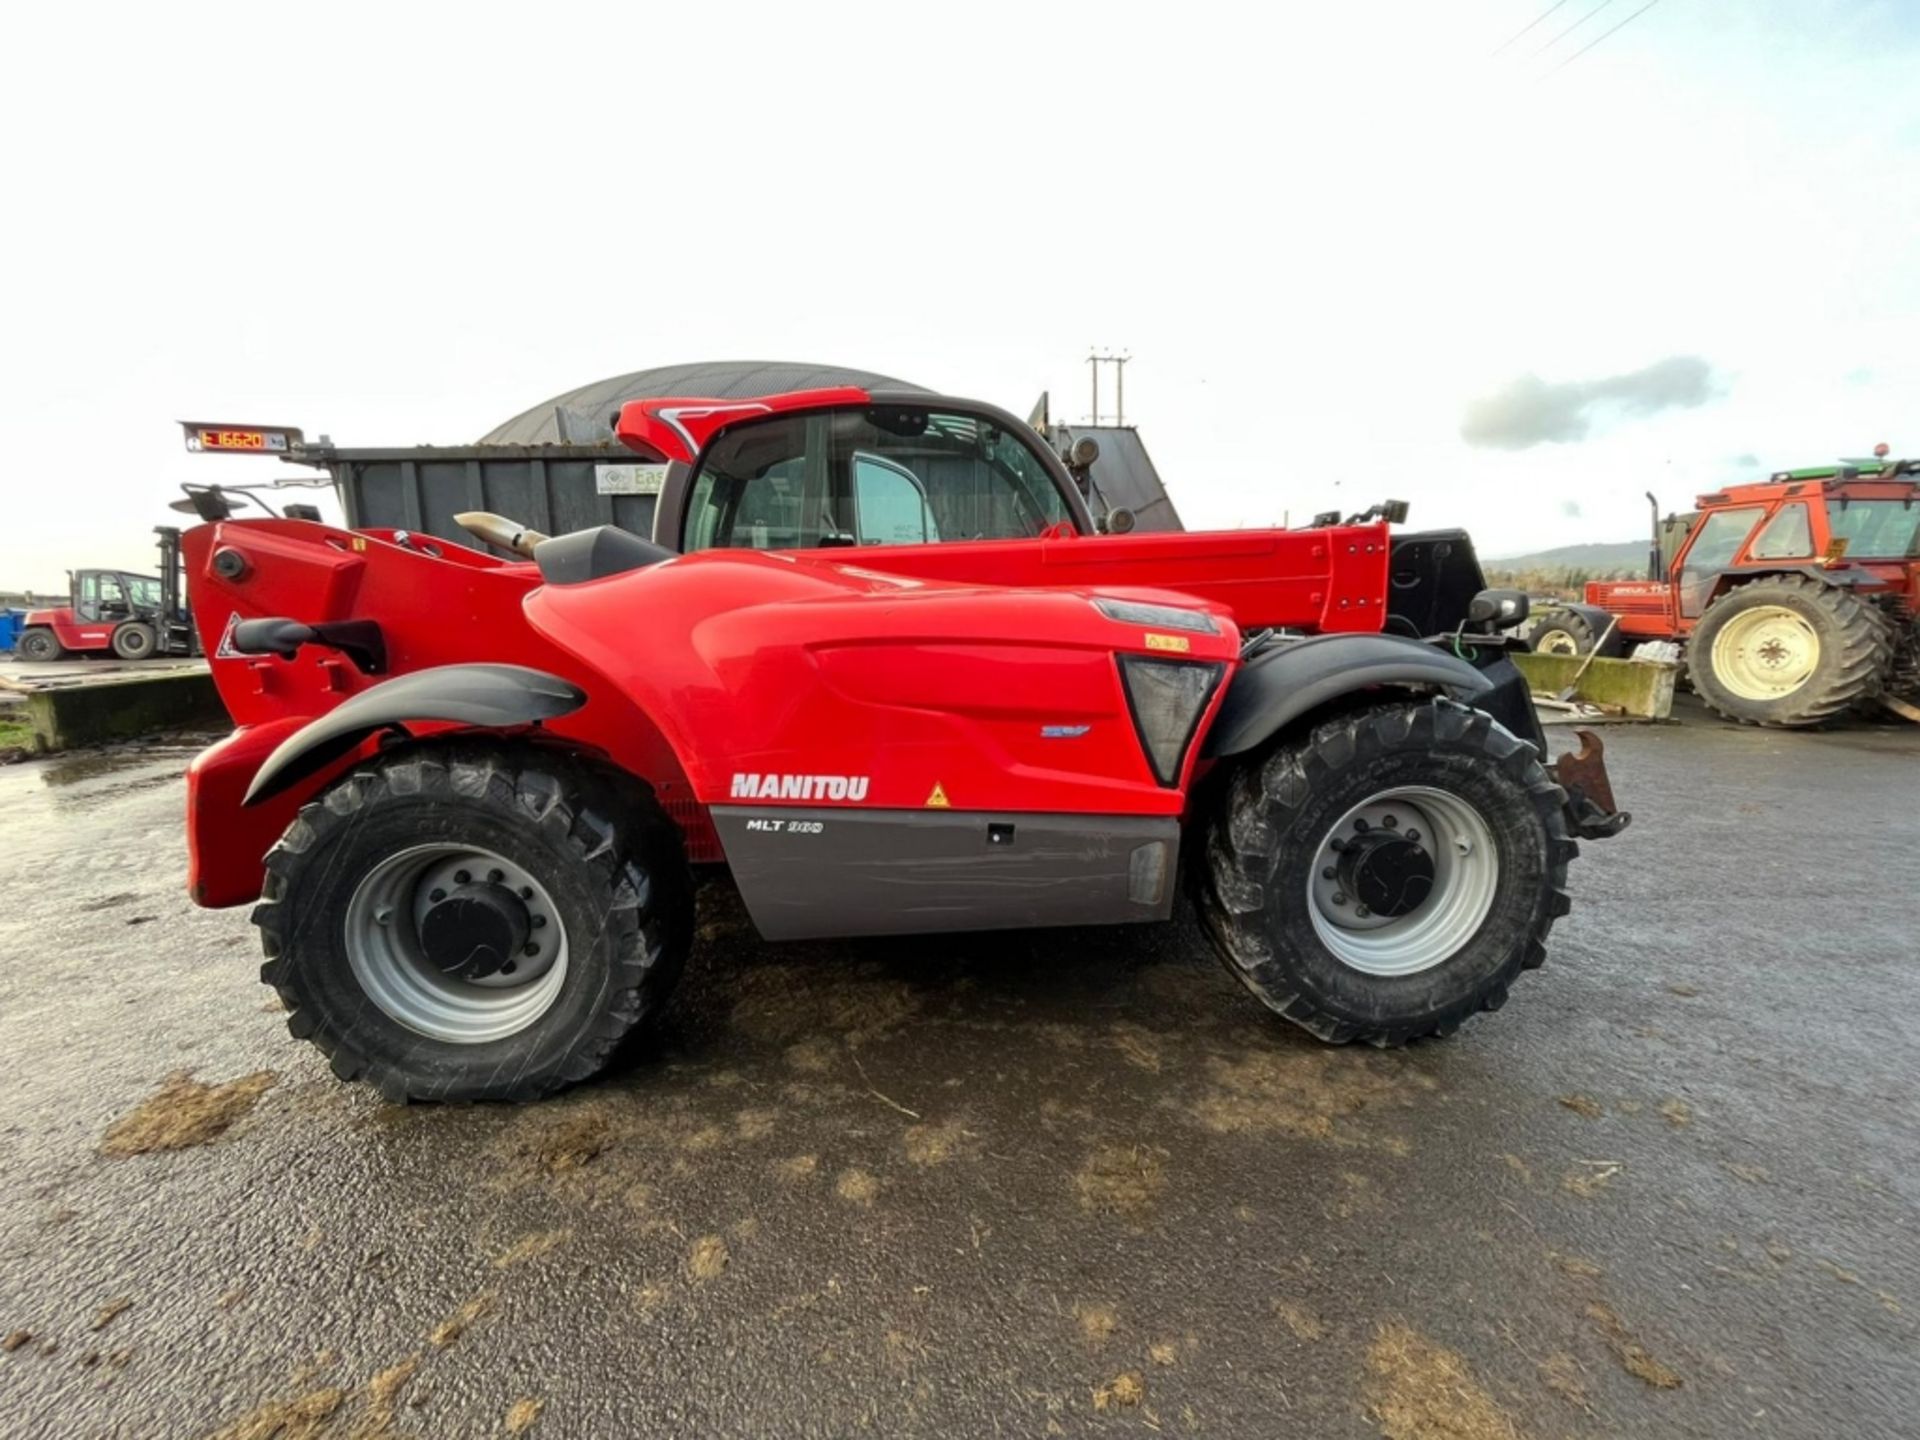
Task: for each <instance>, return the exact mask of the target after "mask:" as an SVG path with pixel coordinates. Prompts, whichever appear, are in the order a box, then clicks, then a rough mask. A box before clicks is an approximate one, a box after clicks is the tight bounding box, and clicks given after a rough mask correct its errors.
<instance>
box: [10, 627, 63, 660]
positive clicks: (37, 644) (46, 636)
mask: <svg viewBox="0 0 1920 1440" xmlns="http://www.w3.org/2000/svg"><path fill="white" fill-rule="evenodd" d="M13 653H14V654H16V655H18V656H19V657H20V658H21V659H22V660H33V661H45V660H58V659H60V658H61V657H62V656H63V655H65V654H66V653H67V648H66V646H64V645H62V644H61V643H60V640H59V637H58V636H56V635H55V634H54V633H53V631H51V630H49V629H47V627H46V626H44V625H35V626H34V627H33V628H32V629H30V630H22V631H21V632H20V638H19V639H18V640H16V641H14V644H13Z"/></svg>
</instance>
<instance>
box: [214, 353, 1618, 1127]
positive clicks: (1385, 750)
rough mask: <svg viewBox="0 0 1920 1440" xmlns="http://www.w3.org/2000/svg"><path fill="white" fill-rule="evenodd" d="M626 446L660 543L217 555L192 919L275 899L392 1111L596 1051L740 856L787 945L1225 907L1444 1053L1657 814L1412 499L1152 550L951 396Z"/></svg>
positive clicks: (517, 543)
mask: <svg viewBox="0 0 1920 1440" xmlns="http://www.w3.org/2000/svg"><path fill="white" fill-rule="evenodd" d="M618 433H619V435H620V438H621V439H622V440H623V441H625V442H626V444H627V445H629V446H630V447H632V449H633V450H634V451H635V452H637V454H638V456H639V457H640V458H641V460H642V461H644V462H646V463H649V464H653V465H658V466H664V467H665V471H664V476H663V484H662V488H661V492H660V493H661V504H662V507H663V513H664V514H665V515H666V516H667V517H669V525H668V529H667V530H662V529H661V528H660V527H659V526H658V525H656V528H655V532H654V533H655V537H656V540H647V539H642V538H640V537H638V536H635V535H631V534H628V533H625V532H623V531H620V530H616V529H613V528H612V527H609V526H601V527H598V528H595V529H590V530H584V531H580V532H576V533H573V534H567V535H560V536H556V537H553V538H548V537H546V536H544V535H540V534H538V533H536V532H534V531H532V530H530V529H528V528H527V527H525V526H523V525H522V524H520V523H518V522H517V521H515V520H512V519H508V518H505V517H502V516H499V515H493V514H485V513H475V514H469V515H466V516H464V517H462V520H461V523H462V524H463V525H465V526H466V528H467V530H468V531H469V532H470V533H471V535H473V536H474V537H476V538H477V539H478V540H480V541H484V542H486V543H487V544H489V545H491V546H493V547H495V548H496V549H497V550H498V551H499V552H500V553H498V554H488V553H485V552H483V551H482V550H480V549H472V548H467V547H465V546H461V545H457V544H453V543H451V542H446V541H440V540H435V539H432V538H430V537H421V536H419V535H415V534H410V533H408V532H405V531H393V530H384V531H380V530H376V531H353V530H341V529H336V528H334V527H331V526H328V525H323V524H320V523H317V522H314V521H310V520H296V519H280V518H265V519H249V520H234V519H231V518H226V519H220V518H216V519H214V520H213V521H212V522H211V523H208V524H206V525H203V526H201V527H199V528H197V529H194V530H192V531H189V532H188V533H187V535H186V537H185V548H186V554H187V560H188V568H189V571H190V574H191V576H192V583H193V593H194V607H195V615H196V619H197V621H198V624H199V626H200V630H201V634H202V635H203V636H204V637H205V638H206V640H207V642H208V649H209V651H210V653H211V654H212V656H213V661H212V668H213V674H214V678H215V681H216V683H217V684H218V686H219V689H220V693H221V696H222V698H223V699H224V700H225V702H226V705H227V707H228V709H229V710H230V711H231V712H232V714H233V718H234V721H235V724H236V726H237V728H236V730H235V731H234V733H233V734H232V735H231V736H229V737H228V738H226V739H224V740H222V741H221V742H219V743H218V744H217V745H215V746H213V747H212V748H211V749H209V750H207V751H206V752H205V753H203V754H202V755H200V756H199V757H198V758H197V759H196V760H195V761H194V762H193V765H192V767H191V769H190V771H189V775H188V806H187V828H188V841H189V848H190V856H191V859H190V868H189V884H190V886H191V890H192V893H193V895H194V897H195V899H197V900H198V901H199V902H200V903H201V904H203V905H209V906H226V905H241V904H246V903H249V902H252V901H255V900H258V901H259V902H260V903H259V904H258V905H257V907H256V908H255V910H254V921H255V923H256V924H257V925H258V926H259V928H260V932H261V937H262V940H263V943H264V945H265V949H266V963H265V965H264V967H263V968H262V972H261V973H262V976H263V978H264V979H265V980H266V981H267V982H268V983H269V984H271V985H273V986H274V987H275V988H276V989H277V990H278V992H279V994H280V997H281V999H282V1001H283V1002H284V1004H285V1007H286V1009H287V1012H288V1017H287V1023H288V1027H289V1028H290V1029H291V1031H292V1032H293V1034H294V1035H296V1036H298V1037H300V1038H303V1039H307V1040H310V1041H312V1042H313V1043H314V1044H316V1045H318V1046H319V1047H320V1048H321V1049H322V1050H323V1051H325V1052H326V1053H327V1054H328V1055H329V1056H330V1057H331V1059H332V1065H333V1069H334V1072H335V1073H336V1074H337V1075H338V1076H340V1077H341V1078H342V1079H346V1080H355V1079H364V1080H367V1081H369V1082H371V1083H373V1084H374V1085H376V1086H377V1087H378V1088H379V1089H380V1091H381V1093H382V1094H384V1095H386V1096H388V1097H389V1098H391V1099H394V1100H402V1099H454V1098H464V1099H478V1098H510V1099H525V1098H531V1097H536V1096H540V1095H544V1094H547V1093H549V1092H551V1091H553V1090H555V1089H557V1088H559V1087H561V1086H564V1085H567V1084H570V1083H573V1082H576V1081H579V1080H583V1079H585V1078H587V1077H588V1076H591V1075H593V1074H594V1073H595V1072H596V1071H598V1070H599V1069H600V1068H601V1067H602V1066H604V1065H605V1064H606V1063H607V1061H608V1060H609V1058H610V1057H611V1056H612V1055H613V1053H614V1052H615V1050H616V1048H617V1047H618V1046H619V1045H620V1043H621V1042H622V1040H623V1039H624V1038H626V1037H627V1036H628V1035H629V1034H631V1033H632V1032H633V1031H634V1030H635V1028H636V1027H637V1026H639V1025H641V1024H642V1023H643V1022H645V1021H646V1020H647V1019H648V1018H649V1017H650V1016H652V1015H654V1014H655V1013H657V1012H658V1011H659V1009H660V1007H661V1005H662V1004H663V1002H664V1001H665V998H666V995H667V992H668V990H669V989H670V988H671V986H672V984H673V982H674V979H675V977H676V976H677V975H678V974H679V972H680V969H681V966H682V964H683V963H684V961H685V959H686V957H687V954H688V950H689V947H690V945H691V943H692V933H693V924H692V917H693V890H694V885H695V883H696V878H697V877H699V876H703V875H707V874H712V873H715V872H717V871H719V870H721V869H722V868H724V869H725V870H726V871H729V872H730V873H731V876H732V880H733V883H734V884H735V885H736V886H737V887H738V889H739V893H740V896H741V898H742V900H743V901H744V903H745V905H746V908H747V910H748V912H749V914H750V915H751V917H752V919H753V922H754V924H755V925H756V926H757V928H758V929H759V931H760V932H761V933H762V934H763V935H764V936H766V937H767V938H769V939H772V940H785V939H800V938H809V937H812V938H818V937H834V936H851V935H875V934H911V933H915V932H929V931H957V930H991V929H996V928H1005V927H1016V926H1048V925H1091V924H1105V923H1116V922H1127V921H1164V920H1166V919H1167V918H1168V917H1169V916H1170V914H1171V913H1172V910H1173V905H1174V900H1175V895H1176V893H1177V892H1178V891H1179V890H1180V889H1181V888H1182V887H1183V886H1188V885H1190V886H1192V887H1193V890H1194V895H1195V898H1196V900H1197V902H1198V905H1199V910H1200V913H1201V914H1202V916H1204V918H1205V921H1206V925H1207V928H1208V930H1209V932H1210V933H1211V936H1212V939H1213V943H1214V944H1215V946H1216V947H1217V948H1218V950H1219V952H1220V955H1221V956H1222V958H1223V959H1224V960H1225V961H1226V964H1227V967H1228V969H1229V970H1231V971H1232V973H1233V974H1234V975H1235V976H1236V977H1237V978H1238V979H1239V980H1240V981H1241V982H1242V983H1243V984H1245V985H1246V987H1247V988H1248V989H1249V990H1251V991H1252V992H1253V994H1254V995H1256V996H1257V997H1258V998H1259V999H1260V1000H1261V1001H1263V1002H1264V1003H1265V1004H1267V1005H1268V1006H1270V1007H1271V1008H1272V1009H1274V1010H1275V1011H1277V1012H1279V1013H1280V1014H1282V1015H1284V1016H1286V1017H1287V1018H1288V1019H1290V1020H1293V1021H1295V1022H1297V1023H1298V1024H1300V1025H1302V1026H1304V1027H1306V1028H1307V1029H1308V1030H1310V1031H1312V1032H1313V1033H1314V1034H1315V1035H1317V1036H1319V1037H1321V1038H1322V1039H1324V1040H1328V1041H1333V1042H1336V1043H1338V1042H1344V1041H1354V1040H1364V1041H1370V1042H1372V1043H1375V1044H1381V1045H1391V1044H1398V1043H1400V1042H1403V1041H1407V1040H1411V1039H1414V1038H1416V1037H1421V1036H1428V1035H1445V1034H1450V1033H1452V1032H1453V1031H1454V1030H1455V1029H1457V1028H1458V1027H1459V1026H1460V1025H1461V1024H1462V1022H1464V1021H1465V1020H1467V1019H1468V1018H1470V1017H1471V1016H1473V1015H1475V1014H1476V1013H1478V1012H1479V1011H1482V1010H1492V1009H1497V1008H1498V1007H1499V1006H1500V1005H1501V1004H1502V1003H1504V1001H1505V1000H1506V998H1507V991H1508V988H1509V987H1510V986H1511V985H1512V984H1513V982H1514V981H1515V980H1516V979H1517V978H1518V977H1519V976H1520V975H1521V974H1522V973H1523V972H1524V971H1526V970H1528V969H1531V968H1532V967H1534V966H1536V965H1538V964H1539V963H1540V962H1541V960H1542V959H1543V958H1544V957H1545V954H1546V940H1547V933H1548V931H1549V929H1550V928H1551V927H1552V925H1553V923H1554V921H1555V920H1556V919H1558V918H1559V917H1560V916H1563V915H1565V914H1566V913H1567V909H1568V904H1569V901H1568V893H1567V866H1568V862H1570V861H1571V860H1572V859H1573V858H1574V857H1575V855H1576V854H1577V853H1578V851H1577V845H1576V843H1575V837H1579V836H1586V837H1598V836H1606V835H1611V834H1614V833H1616V832H1617V831H1618V830H1619V829H1620V828H1621V827H1622V826H1624V825H1625V824H1626V822H1627V817H1626V816H1625V815H1624V814H1621V813H1618V812H1616V810H1615V807H1614V803H1613V797H1612V794H1611V791H1610V789H1609V786H1608V783H1607V776H1606V771H1605V767H1604V764H1603V762H1602V760H1601V758H1600V754H1599V745H1598V742H1597V741H1596V740H1594V739H1593V738H1592V737H1591V736H1588V737H1585V738H1584V739H1583V742H1582V747H1581V749H1580V751H1579V752H1578V753H1577V754H1570V755H1565V756H1562V757H1560V758H1559V759H1558V760H1557V761H1555V760H1554V759H1553V758H1552V757H1551V756H1550V755H1549V754H1548V752H1547V747H1546V743H1545V741H1544V739H1543V737H1542V734H1541V731H1540V728H1539V725H1538V723H1537V721H1536V719H1535V716H1534V712H1533V709H1532V705H1531V703H1530V699H1529V695H1528V690H1527V686H1526V684H1525V682H1524V681H1523V680H1522V678H1521V677H1520V675H1519V673H1518V671H1517V670H1516V669H1515V668H1514V666H1513V665H1512V663H1511V662H1510V660H1509V659H1508V658H1507V652H1508V649H1509V647H1510V646H1512V645H1513V644H1515V643H1517V642H1514V641H1512V640H1510V639H1509V638H1508V637H1507V635H1506V633H1505V630H1506V628H1507V627H1511V626H1512V625H1513V624H1514V623H1515V622H1516V621H1518V620H1519V619H1520V618H1522V616H1523V615H1524V609H1525V603H1526V602H1525V598H1524V597H1523V596H1519V595H1517V594H1514V593H1511V592H1501V591H1484V592H1483V591H1482V589H1481V586H1482V583H1483V582H1482V579H1481V576H1480V570H1479V565H1478V563H1477V561H1476V560H1475V559H1474V556H1473V549H1472V546H1471V544H1470V542H1469V541H1468V540H1467V537H1466V536H1465V535H1463V534H1461V533H1459V532H1457V531H1456V532H1438V533H1429V534H1410V535H1399V536H1397V537H1396V536H1394V535H1393V534H1391V533H1390V531H1389V527H1388V525H1387V524H1386V523H1383V522H1382V521H1381V520H1380V519H1379V518H1377V517H1378V514H1379V512H1381V511H1384V512H1386V513H1388V514H1399V513H1403V512H1404V507H1400V506H1386V507H1376V510H1375V511H1374V512H1369V513H1368V514H1365V515H1360V516H1354V517H1350V518H1349V519H1348V520H1346V521H1344V522H1340V523H1334V524H1330V525H1327V526H1325V527H1323V528H1311V529H1305V530H1258V531H1241V532H1231V533H1213V534H1206V533H1198V534H1195V533H1188V534H1139V533H1133V534H1127V533H1116V532H1119V531H1123V530H1124V529H1125V528H1126V527H1125V526H1124V525H1123V524H1122V525H1111V524H1110V525H1108V526H1106V527H1104V528H1102V527H1097V526H1096V525H1095V523H1094V518H1093V517H1092V516H1091V515H1090V514H1089V513H1088V511H1087V507H1086V503H1085V501H1084V499H1083V497H1082V496H1081V493H1080V491H1079V490H1078V488H1077V487H1076V486H1075V485H1074V483H1073V480H1072V478H1071V476H1070V475H1069V474H1068V472H1067V470H1066V469H1065V468H1064V467H1063V466H1062V464H1061V462H1060V460H1059V459H1058V457H1056V456H1055V455H1053V454H1052V453H1051V452H1050V451H1049V449H1048V448H1047V447H1046V445H1045V444H1043V443H1042V442H1041V441H1040V440H1039V438H1038V437H1037V436H1036V435H1034V434H1033V433H1032V432H1031V431H1030V430H1029V429H1028V427H1027V426H1025V425H1023V424H1022V423H1021V422H1020V421H1018V420H1016V419H1014V418H1013V417H1012V416H1010V415H1008V414H1006V413H1004V412H1003V411H1000V410H997V409H994V408H992V407H990V406H986V405H981V404H977V403H973V402H969V401H963V400H951V399H942V398H938V397H934V396H929V395H926V394H923V393H918V392H915V393H911V394H886V393H869V392H867V391H865V390H856V389H836V390H824V391H811V392H803V393H796V394H787V395H779V396H774V397H771V398H766V399H760V400H753V401H746V402H741V401H709V400H698V399H692V400H646V401H636V402H633V403H630V404H628V405H626V406H625V407H624V409H623V411H622V412H621V417H620V421H619V426H618ZM201 498H202V501H203V504H205V506H206V507H207V509H208V510H209V511H210V512H211V513H214V514H215V515H217V514H218V500H219V497H218V492H217V491H210V492H209V493H205V494H203V495H202V497H201ZM667 533H671V534H672V535H674V536H676V537H678V539H679V542H680V543H679V545H678V546H677V547H676V548H669V547H668V546H666V545H662V544H659V543H656V541H657V539H658V537H659V536H660V535H662V534H667Z"/></svg>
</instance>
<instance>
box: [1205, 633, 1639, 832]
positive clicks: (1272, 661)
mask: <svg viewBox="0 0 1920 1440" xmlns="http://www.w3.org/2000/svg"><path fill="white" fill-rule="evenodd" d="M1475 638H1477V637H1462V640H1463V645H1464V648H1465V649H1466V652H1467V658H1462V657H1461V656H1459V655H1453V654H1449V653H1447V652H1446V651H1445V650H1441V649H1438V648H1436V647H1435V646H1433V645H1429V644H1426V643H1423V642H1421V641H1419V640H1409V639H1403V638H1402V637H1400V636H1397V635H1315V636H1312V637H1311V638H1309V639H1306V640H1298V641H1295V642H1294V643H1292V644H1290V645H1285V646H1282V647H1281V648H1279V649H1275V650H1269V651H1267V652H1266V653H1265V654H1262V655H1257V656H1255V657H1254V658H1253V659H1252V660H1251V661H1249V662H1248V663H1247V664H1246V665H1244V666H1242V667H1241V670H1240V673H1239V674H1237V675H1235V676H1234V678H1233V685H1232V688H1231V689H1229V690H1228V691H1227V697H1226V699H1225V700H1223V701H1222V702H1221V704H1220V714H1219V717H1218V718H1217V719H1216V720H1215V721H1214V724H1213V729H1212V730H1211V731H1210V732H1209V733H1208V735H1207V743H1206V751H1205V753H1206V754H1207V755H1209V756H1213V757H1216V758H1224V757H1226V756H1230V755H1241V754H1245V753H1246V752H1247V751H1249V750H1256V749H1258V748H1259V747H1260V746H1261V745H1264V744H1265V743H1266V742H1267V741H1268V740H1270V739H1272V738H1273V736H1275V735H1277V734H1279V733H1280V731H1281V730H1283V729H1285V728H1286V727H1287V726H1288V725H1290V724H1292V723H1293V722H1294V721H1295V720H1298V719H1299V718H1300V717H1301V716H1303V715H1307V714H1310V713H1311V712H1313V711H1314V710H1317V709H1319V708H1320V707H1321V706H1323V705H1326V704H1327V703H1329V702H1330V701H1334V700H1338V699H1340V698H1341V697H1342V696H1344V695H1350V694H1352V693H1354V692H1356V691H1360V690H1368V689H1374V688H1377V687H1383V686H1384V687H1388V688H1391V687H1394V686H1405V687H1415V688H1420V689H1429V690H1438V691H1440V692H1441V693H1443V694H1445V695H1447V696H1448V697H1449V698H1451V699H1454V700H1457V701H1459V702H1460V703H1461V704H1463V705H1469V706H1472V707H1473V708H1474V709H1475V710H1480V711H1484V712H1485V713H1486V714H1488V715H1491V716H1492V717H1493V718H1494V719H1495V720H1497V721H1499V722H1500V724H1501V725H1503V726H1504V727H1505V728H1506V730H1507V732H1508V733H1509V734H1511V735H1513V736H1515V737H1516V738H1518V739H1521V740H1524V741H1526V742H1527V743H1528V744H1529V745H1531V746H1533V748H1534V749H1535V750H1536V751H1537V752H1538V753H1539V755H1540V759H1541V762H1542V763H1543V764H1546V765H1547V768H1548V770H1549V772H1550V773H1551V774H1552V775H1553V776H1554V779H1555V780H1556V781H1558V782H1559V784H1560V786H1561V788H1562V789H1563V790H1565V791H1566V792H1567V799H1566V805H1565V809H1566V813H1567V823H1568V827H1569V828H1570V829H1571V830H1572V831H1573V833H1574V834H1576V835H1579V836H1581V837H1582V838H1583V839H1590V840H1597V839H1603V838H1605V837H1606V836H1609V835H1617V834H1619V833H1620V831H1622V830H1623V829H1625V828H1626V826H1627V822H1628V820H1629V819H1630V818H1631V817H1630V816H1629V815H1628V814H1627V813H1626V812H1625V811H1622V810H1616V809H1615V808H1614V803H1613V787H1612V785H1611V783H1610V782H1609V781H1608V779H1607V772H1606V762H1605V760H1604V759H1603V758H1602V755H1603V748H1604V747H1602V746H1601V744H1600V737H1599V736H1597V735H1594V734H1593V733H1592V732H1591V731H1586V730H1583V731H1580V732H1579V738H1580V741H1581V747H1580V750H1579V751H1578V753H1577V754H1575V755H1573V756H1571V757H1562V760H1561V761H1549V760H1548V756H1549V754H1550V752H1549V750H1548V749H1547V735H1546V731H1544V730H1542V729H1541V728H1540V716H1539V713H1538V712H1537V711H1536V710H1535V709H1534V708H1533V692H1532V690H1531V688H1530V687H1529V686H1528V684H1527V679H1526V676H1524V675H1522V674H1521V673H1520V670H1519V667H1517V666H1516V665H1515V664H1514V663H1513V661H1512V660H1510V659H1508V658H1507V653H1506V650H1505V649H1504V648H1503V647H1502V646H1501V645H1499V644H1496V643H1491V641H1489V642H1488V643H1479V644H1476V643H1474V640H1475ZM1569 760H1570V761H1571V763H1567V762H1568V761H1569Z"/></svg>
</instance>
